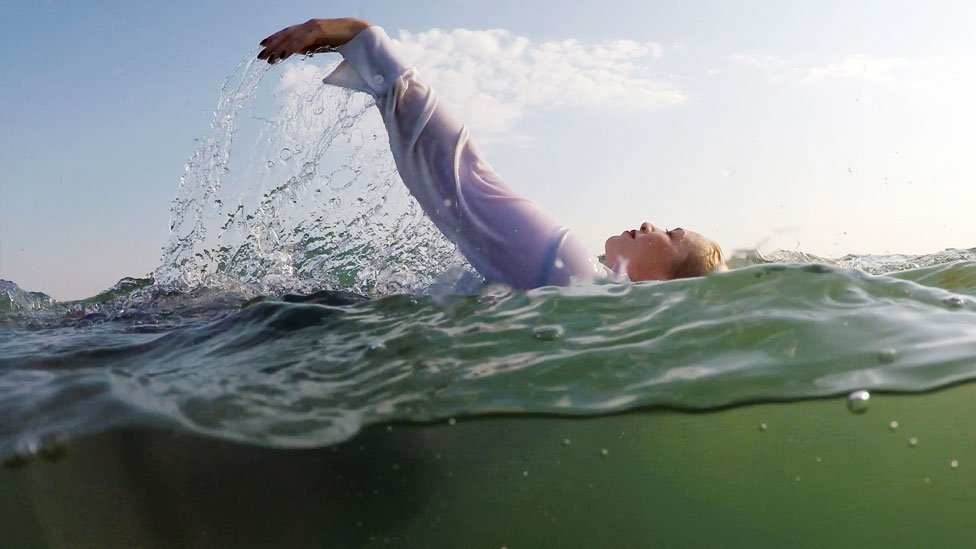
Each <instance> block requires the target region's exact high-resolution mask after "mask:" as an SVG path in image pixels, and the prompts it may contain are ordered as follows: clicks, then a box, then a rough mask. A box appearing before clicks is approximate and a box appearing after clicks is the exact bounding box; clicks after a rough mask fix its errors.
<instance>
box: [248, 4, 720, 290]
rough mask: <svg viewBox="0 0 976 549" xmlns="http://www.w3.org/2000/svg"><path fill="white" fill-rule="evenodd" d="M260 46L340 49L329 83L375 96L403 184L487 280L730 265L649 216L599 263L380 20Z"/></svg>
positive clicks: (331, 24)
mask: <svg viewBox="0 0 976 549" xmlns="http://www.w3.org/2000/svg"><path fill="white" fill-rule="evenodd" d="M261 46H263V47H264V49H262V50H261V52H260V53H259V54H258V58H259V59H263V60H265V61H267V62H268V63H272V64H273V63H277V62H278V61H281V60H284V59H287V58H289V57H291V56H292V55H295V54H305V55H311V54H314V53H321V52H330V51H334V52H339V53H340V54H342V56H343V58H344V59H343V61H342V62H341V63H340V64H339V66H338V67H336V69H335V70H334V71H333V72H332V73H331V74H329V75H328V76H327V77H326V78H325V80H324V82H325V83H326V84H331V85H334V86H341V87H344V88H348V89H352V90H358V91H361V92H365V93H368V94H369V95H371V96H372V97H373V98H374V99H375V100H376V106H377V108H378V109H379V111H380V114H381V116H382V118H383V122H384V124H385V125H386V129H387V133H389V137H390V149H391V150H392V152H393V158H394V160H395V161H396V166H397V169H398V170H399V173H400V177H401V179H402V180H403V183H404V184H405V185H406V186H407V188H408V189H409V190H410V193H411V194H412V195H413V196H414V197H415V198H416V199H417V201H418V202H419V203H420V205H421V207H422V208H423V210H424V212H425V213H426V214H427V216H428V217H429V218H430V219H431V220H432V221H433V222H434V224H435V225H436V226H437V228H438V229H440V231H441V232H442V233H444V235H445V236H446V237H447V238H448V239H450V240H451V241H452V242H454V243H455V244H456V245H457V246H458V248H459V249H460V250H461V253H463V254H464V256H465V257H466V258H467V259H468V261H469V262H470V263H471V266H472V267H474V268H475V269H476V270H477V271H478V272H479V273H480V274H481V275H482V276H484V277H485V279H486V280H487V281H488V282H497V283H503V284H508V285H510V286H512V287H515V288H522V289H528V288H536V287H540V286H549V285H556V286H565V285H568V284H570V283H572V282H573V281H577V280H587V279H596V278H616V277H623V276H626V277H628V278H629V279H630V280H632V281H634V282H637V281H644V280H670V279H675V278H688V277H696V276H703V275H705V274H708V273H709V272H711V271H715V270H724V269H725V268H726V267H725V263H724V261H723V258H722V251H721V248H719V246H718V244H716V243H715V242H712V241H711V240H709V239H707V238H705V237H704V236H702V235H700V234H698V233H695V232H692V231H686V230H684V229H672V230H670V231H666V230H662V229H661V228H659V227H657V226H655V225H653V224H651V223H647V222H644V223H642V224H641V225H640V227H639V228H637V229H629V230H625V231H623V232H621V233H620V234H618V235H615V236H611V237H610V238H608V239H607V241H606V244H605V251H606V265H602V264H600V263H599V262H598V261H597V260H596V258H593V257H592V256H591V255H590V254H589V252H588V251H587V250H586V248H585V247H584V246H583V244H582V243H581V242H580V241H579V240H578V239H577V237H576V236H575V235H574V234H573V233H572V232H570V231H569V230H568V229H567V228H565V227H563V226H561V225H559V224H558V223H556V222H555V221H553V220H552V219H551V218H550V217H549V216H548V215H547V214H546V213H545V212H543V211H542V210H541V209H540V208H539V206H538V205H536V204H535V203H534V202H532V201H531V200H528V199H527V198H525V197H523V196H521V195H520V194H519V193H518V192H517V191H516V190H515V189H513V188H512V187H511V186H509V185H508V184H507V183H506V182H505V181H503V180H502V178H501V177H500V176H499V175H498V174H497V173H495V171H494V170H493V169H492V168H491V166H490V165H488V163H487V162H486V161H485V160H484V158H483V157H482V155H481V153H480V151H479V150H478V148H477V147H476V146H475V144H474V141H473V140H472V139H471V137H470V136H469V135H468V129H467V127H466V126H464V125H463V124H462V123H461V122H460V121H459V120H457V119H456V118H455V117H454V115H452V114H451V113H450V111H449V110H448V109H447V108H446V107H445V106H444V103H443V102H442V101H441V100H440V99H439V98H438V96H437V93H436V92H435V91H434V90H433V89H432V88H431V87H430V85H428V84H427V83H426V82H425V81H424V80H423V79H422V78H421V76H420V73H419V72H418V71H417V70H416V69H414V68H411V66H410V65H409V64H408V63H407V62H405V61H404V60H403V59H401V58H400V56H399V55H398V54H397V52H396V51H395V50H394V47H393V43H392V41H391V40H390V38H389V37H388V36H387V35H386V33H385V32H384V31H383V29H381V28H380V27H377V26H374V25H372V24H371V23H368V22H366V21H363V20H360V19H352V18H346V19H312V20H309V21H307V22H305V23H302V24H300V25H294V26H291V27H288V28H286V29H283V30H281V31H279V32H277V33H275V34H273V35H271V36H269V37H268V38H265V39H264V40H262V41H261Z"/></svg>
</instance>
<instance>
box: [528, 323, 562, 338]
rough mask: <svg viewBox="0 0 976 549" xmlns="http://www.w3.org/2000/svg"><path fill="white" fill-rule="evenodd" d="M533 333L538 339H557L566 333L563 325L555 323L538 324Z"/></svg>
mask: <svg viewBox="0 0 976 549" xmlns="http://www.w3.org/2000/svg"><path fill="white" fill-rule="evenodd" d="M532 333H533V334H534V335H535V338H536V339H539V340H542V341H555V340H557V339H559V338H561V337H563V335H564V334H565V332H564V330H563V327H562V326H560V325H558V324H553V325H551V326H536V328H535V329H534V330H532Z"/></svg>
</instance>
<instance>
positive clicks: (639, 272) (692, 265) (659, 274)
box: [604, 222, 725, 282]
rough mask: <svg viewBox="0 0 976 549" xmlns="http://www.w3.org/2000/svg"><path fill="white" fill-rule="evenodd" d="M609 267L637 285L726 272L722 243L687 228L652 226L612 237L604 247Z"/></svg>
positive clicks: (644, 225) (644, 226) (646, 224)
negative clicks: (720, 246) (722, 270)
mask: <svg viewBox="0 0 976 549" xmlns="http://www.w3.org/2000/svg"><path fill="white" fill-rule="evenodd" d="M604 248H605V250H606V258H607V266H608V267H610V268H611V269H613V270H614V271H615V272H618V273H627V276H629V277H630V279H631V280H633V281H634V282H638V281H641V280H671V279H673V278H691V277H695V276H704V275H706V274H708V273H710V272H711V271H713V270H716V269H724V268H725V261H724V259H723V257H722V249H721V248H719V246H718V244H716V243H715V242H712V241H711V240H709V239H707V238H705V237H704V236H702V235H700V234H698V233H696V232H692V231H686V230H684V229H672V230H670V231H665V230H662V229H660V228H658V227H655V226H654V225H652V224H650V223H647V222H645V223H643V224H641V226H640V229H633V230H630V231H624V232H623V233H622V234H620V235H619V236H611V237H610V238H608V239H607V242H606V244H605V245H604Z"/></svg>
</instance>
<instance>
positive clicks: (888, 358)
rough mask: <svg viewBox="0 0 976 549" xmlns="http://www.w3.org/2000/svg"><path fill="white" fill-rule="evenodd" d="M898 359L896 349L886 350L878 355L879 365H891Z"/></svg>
mask: <svg viewBox="0 0 976 549" xmlns="http://www.w3.org/2000/svg"><path fill="white" fill-rule="evenodd" d="M896 358H898V353H897V352H896V351H895V350H894V349H885V350H883V351H881V352H879V353H878V363H879V364H891V363H892V362H894V361H895V359H896Z"/></svg>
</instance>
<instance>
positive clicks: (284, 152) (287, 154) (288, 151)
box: [278, 147, 291, 160]
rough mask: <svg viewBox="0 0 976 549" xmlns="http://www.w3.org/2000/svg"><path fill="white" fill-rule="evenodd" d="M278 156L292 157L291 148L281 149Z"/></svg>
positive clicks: (281, 157) (283, 158) (285, 158)
mask: <svg viewBox="0 0 976 549" xmlns="http://www.w3.org/2000/svg"><path fill="white" fill-rule="evenodd" d="M278 158H280V159H282V160H288V159H289V158H291V149H289V148H288V147H285V148H284V149H281V152H279V153H278Z"/></svg>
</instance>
